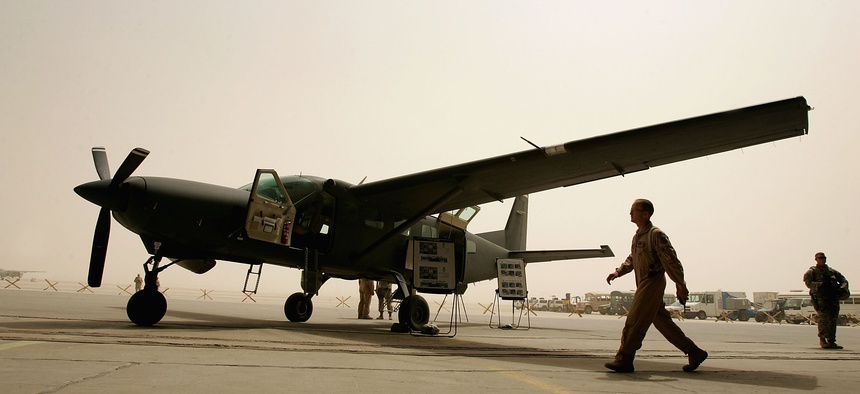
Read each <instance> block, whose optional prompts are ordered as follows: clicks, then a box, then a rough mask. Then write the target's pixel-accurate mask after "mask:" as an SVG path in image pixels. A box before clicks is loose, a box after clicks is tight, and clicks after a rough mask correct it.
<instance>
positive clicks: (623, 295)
mask: <svg viewBox="0 0 860 394" xmlns="http://www.w3.org/2000/svg"><path fill="white" fill-rule="evenodd" d="M633 294H634V292H633V291H617V290H616V291H613V292H611V293H609V303H608V304H604V305H601V306H600V307H599V308H598V309H597V311H598V312H600V314H601V315H619V316H621V315H626V314H627V311H629V310H630V306H632V305H633Z"/></svg>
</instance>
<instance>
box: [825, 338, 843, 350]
mask: <svg viewBox="0 0 860 394" xmlns="http://www.w3.org/2000/svg"><path fill="white" fill-rule="evenodd" d="M827 348H828V349H837V350H838V349H842V346H839V345H837V344H836V339H828V340H827Z"/></svg>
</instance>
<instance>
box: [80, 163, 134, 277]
mask: <svg viewBox="0 0 860 394" xmlns="http://www.w3.org/2000/svg"><path fill="white" fill-rule="evenodd" d="M147 155H149V151H148V150H146V149H143V148H135V149H134V150H132V151H131V152H130V153H129V154H128V157H126V158H125V161H123V162H122V165H120V166H119V169H118V170H117V171H116V174H114V177H113V178H111V177H110V166H109V165H108V159H107V152H106V151H105V148H102V147H95V148H93V162H94V163H95V165H96V173H98V175H99V181H94V182H90V183H85V184H83V185H80V186H78V187H76V188H75V193H78V195H80V196H81V197H83V198H85V199H87V200H89V201H90V202H92V203H94V204H96V205H99V206H101V207H102V208H101V210H100V211H99V218H98V221H96V229H95V232H94V233H93V249H92V253H91V254H90V269H89V274H88V276H87V284H89V285H90V286H91V287H99V286H101V285H102V276H103V275H104V271H105V258H106V257H107V245H108V239H109V238H110V222H111V219H110V213H111V209H114V210H120V209H124V208H122V207H125V203H123V202H118V201H120V200H121V199H122V193H120V186H121V185H122V183H123V182H125V180H126V179H128V177H130V176H131V174H132V173H133V172H134V170H136V169H137V167H138V166H140V163H142V162H143V160H144V159H146V156H147Z"/></svg>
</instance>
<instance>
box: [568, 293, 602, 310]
mask: <svg viewBox="0 0 860 394" xmlns="http://www.w3.org/2000/svg"><path fill="white" fill-rule="evenodd" d="M607 304H609V293H585V299H583V300H581V301H577V302H576V305H575V306H576V310H577V311H579V312H582V313H585V314H589V315H590V314H591V312H594V311H598V310H599V308H600V306H601V305H607Z"/></svg>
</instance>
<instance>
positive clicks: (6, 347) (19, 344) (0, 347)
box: [0, 341, 39, 351]
mask: <svg viewBox="0 0 860 394" xmlns="http://www.w3.org/2000/svg"><path fill="white" fill-rule="evenodd" d="M35 343H39V342H38V341H16V342H9V343H4V344H0V351H3V350H9V349H14V348H18V347H22V346H27V345H32V344H35Z"/></svg>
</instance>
